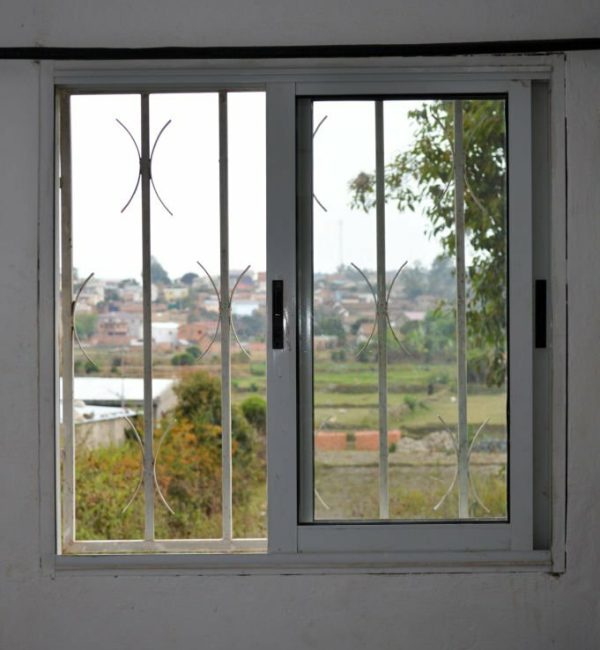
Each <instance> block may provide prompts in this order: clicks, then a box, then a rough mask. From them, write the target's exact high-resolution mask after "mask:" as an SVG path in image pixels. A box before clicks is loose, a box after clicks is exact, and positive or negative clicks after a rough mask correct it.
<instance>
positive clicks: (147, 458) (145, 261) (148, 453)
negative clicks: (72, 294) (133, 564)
mask: <svg viewBox="0 0 600 650" xmlns="http://www.w3.org/2000/svg"><path fill="white" fill-rule="evenodd" d="M141 101H142V142H141V144H142V147H141V150H142V161H141V163H142V166H141V172H142V183H141V190H142V285H143V309H144V314H143V318H144V320H143V333H144V513H145V525H144V539H145V540H146V541H147V542H150V541H153V540H154V475H153V461H154V450H153V441H152V439H153V433H154V413H153V404H152V276H151V273H150V268H151V264H150V263H151V254H152V252H151V251H152V249H151V240H150V100H149V95H148V93H142V95H141Z"/></svg>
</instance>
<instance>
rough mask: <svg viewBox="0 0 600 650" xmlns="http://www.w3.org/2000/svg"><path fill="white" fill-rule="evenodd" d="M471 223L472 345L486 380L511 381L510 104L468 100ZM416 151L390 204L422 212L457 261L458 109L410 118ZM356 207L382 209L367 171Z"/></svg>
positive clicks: (391, 188)
mask: <svg viewBox="0 0 600 650" xmlns="http://www.w3.org/2000/svg"><path fill="white" fill-rule="evenodd" d="M462 105H463V122H464V150H465V161H466V165H465V179H464V181H465V224H466V230H467V238H468V242H469V246H470V249H471V252H472V255H471V259H470V264H469V267H468V269H467V273H468V318H467V322H468V329H469V344H470V345H471V346H475V347H478V348H480V349H482V350H484V351H485V355H486V357H487V372H486V380H487V382H488V383H489V384H490V385H501V384H502V383H503V382H504V379H505V374H506V349H505V347H506V283H505V282H503V281H501V278H502V277H505V273H506V271H505V269H506V226H505V207H506V206H505V185H506V128H505V111H504V102H503V101H502V100H497V99H486V100H482V99H473V100H464V101H463V103H462ZM408 115H409V118H410V120H412V122H413V125H414V127H415V138H414V140H413V143H412V145H411V146H410V147H409V148H408V149H407V150H405V151H402V152H400V153H399V154H397V155H396V156H395V158H394V159H393V160H392V161H391V162H390V163H389V164H387V165H386V169H385V191H386V200H388V201H390V202H394V203H395V204H396V205H397V207H398V209H399V210H402V211H404V210H410V211H416V210H417V209H418V210H419V211H422V212H423V214H425V216H426V217H427V218H428V219H429V224H430V229H429V230H430V232H429V234H430V235H432V236H434V237H436V238H437V239H438V240H439V241H440V242H441V244H442V246H443V247H444V252H445V255H446V256H447V257H448V258H453V257H454V256H455V254H456V240H455V233H454V192H453V177H454V166H453V154H452V152H453V130H454V111H453V102H452V101H447V100H440V101H427V102H424V103H423V104H422V105H421V107H420V108H418V109H415V110H412V111H410V112H409V114H408ZM350 188H351V191H352V205H353V207H355V208H362V209H363V210H365V211H368V210H371V209H372V208H373V207H374V205H375V176H374V174H371V173H365V172H361V173H359V174H358V175H357V176H356V178H354V180H352V181H351V183H350Z"/></svg>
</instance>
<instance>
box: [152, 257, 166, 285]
mask: <svg viewBox="0 0 600 650" xmlns="http://www.w3.org/2000/svg"><path fill="white" fill-rule="evenodd" d="M150 278H151V280H152V283H153V284H164V285H166V286H170V285H171V278H170V277H169V274H168V273H167V272H166V271H165V269H164V267H163V266H162V264H161V263H160V262H159V261H158V260H157V259H156V257H154V256H152V258H151V259H150Z"/></svg>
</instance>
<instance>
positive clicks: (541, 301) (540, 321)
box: [535, 280, 547, 348]
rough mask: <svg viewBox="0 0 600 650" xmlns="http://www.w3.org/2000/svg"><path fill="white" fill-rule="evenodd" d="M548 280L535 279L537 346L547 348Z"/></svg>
mask: <svg viewBox="0 0 600 650" xmlns="http://www.w3.org/2000/svg"><path fill="white" fill-rule="evenodd" d="M546 302H547V296H546V280H536V281H535V347H536V348H545V347H546V337H547V316H546V314H547V304H546Z"/></svg>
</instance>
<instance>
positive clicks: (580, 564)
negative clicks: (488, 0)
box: [0, 0, 600, 650]
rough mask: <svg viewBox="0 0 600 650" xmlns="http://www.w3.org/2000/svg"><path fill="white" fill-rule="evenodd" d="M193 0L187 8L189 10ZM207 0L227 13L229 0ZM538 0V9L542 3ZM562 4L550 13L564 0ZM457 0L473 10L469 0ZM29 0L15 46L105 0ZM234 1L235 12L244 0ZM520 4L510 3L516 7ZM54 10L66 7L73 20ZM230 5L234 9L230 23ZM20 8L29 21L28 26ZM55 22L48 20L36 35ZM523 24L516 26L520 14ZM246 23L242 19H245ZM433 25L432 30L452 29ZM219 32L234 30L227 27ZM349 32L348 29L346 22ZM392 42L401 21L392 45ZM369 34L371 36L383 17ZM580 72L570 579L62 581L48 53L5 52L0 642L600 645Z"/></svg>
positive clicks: (533, 648)
mask: <svg viewBox="0 0 600 650" xmlns="http://www.w3.org/2000/svg"><path fill="white" fill-rule="evenodd" d="M180 4H181V5H184V2H183V0H181V2H180ZM192 4H193V3H187V4H185V6H186V7H187V8H188V10H191V9H190V8H191V6H192ZM205 4H206V8H205V11H206V12H207V15H212V20H213V23H214V21H215V20H216V18H215V16H214V12H215V11H216V7H217V4H216V3H213V2H207V3H205ZM497 4H498V7H500V6H501V5H502V3H497ZM529 4H530V5H532V6H535V7H536V8H537V10H538V11H540V12H541V7H542V3H541V2H540V3H537V2H536V3H529ZM547 4H548V7H549V10H550V13H552V11H554V10H556V8H557V7H558V6H559V5H560V4H561V3H558V2H556V1H554V2H549V3H547ZM258 5H260V1H256V2H252V3H251V8H254V7H256V6H258ZM329 5H330V3H324V5H323V6H324V7H329ZM454 5H455V6H456V9H457V11H458V10H459V8H460V12H459V13H463V14H464V12H465V11H466V10H465V7H469V6H471V3H468V2H466V1H465V0H461V2H459V3H458V4H456V3H454ZM32 6H33V5H32V3H31V2H29V1H27V2H23V3H22V4H20V5H19V6H18V8H17V3H16V2H15V3H13V8H12V10H11V12H9V14H10V17H11V20H12V22H10V21H9V23H6V22H3V23H2V25H1V27H0V41H6V40H7V38H8V40H11V39H12V41H19V42H21V43H24V42H27V43H32V42H33V41H35V40H37V39H40V38H41V40H42V41H43V42H44V43H45V44H51V43H53V42H54V43H56V42H57V39H59V40H61V42H62V43H63V44H64V43H67V42H69V43H73V44H81V40H82V38H84V37H83V36H82V35H81V34H77V33H76V32H77V30H75V29H72V27H73V20H74V19H73V16H71V13H70V12H71V10H72V11H73V12H77V11H82V10H85V11H89V12H91V14H93V12H94V11H95V6H94V4H93V3H68V2H66V0H63V1H62V2H58V1H57V0H54V2H48V3H47V4H45V5H43V6H42V4H41V3H38V4H37V5H36V6H38V10H39V12H40V15H39V16H37V18H36V21H34V23H33V24H32V23H30V22H29V19H31V16H32V15H33V13H32V12H33V10H32ZM119 6H122V7H123V9H122V11H121V10H119V12H118V13H115V15H114V16H113V18H112V19H111V28H114V29H113V31H114V32H115V37H114V39H111V43H112V44H117V43H118V44H123V40H124V39H123V35H122V34H123V33H122V32H120V31H119V30H122V29H125V27H124V26H126V25H131V24H132V23H133V18H132V15H131V13H132V12H133V11H134V9H135V8H137V9H139V7H140V5H139V4H137V5H135V4H134V3H132V2H124V3H119ZM223 6H224V7H228V8H229V9H230V10H231V11H233V9H232V8H233V1H232V0H228V2H225V3H224V4H223ZM240 6H241V5H240ZM299 6H300V7H302V8H303V11H304V12H305V13H306V17H305V20H306V21H307V25H312V24H313V23H314V25H316V26H318V27H319V28H318V29H316V31H315V35H316V36H315V37H316V38H320V39H322V38H323V32H322V31H321V26H320V25H321V20H319V16H320V14H321V13H322V12H323V11H325V9H323V8H321V9H319V5H317V3H310V2H309V3H303V4H301V5H299ZM337 6H338V8H340V7H341V6H342V3H341V2H338V3H337ZM356 6H357V3H354V4H351V3H348V12H349V13H350V14H351V15H352V14H353V12H357V17H358V16H359V14H360V15H362V13H360V12H366V11H367V9H369V11H372V12H374V13H375V10H374V9H373V8H372V6H371V5H369V4H368V3H364V4H362V5H361V7H362V9H361V10H358V9H356ZM414 6H415V7H417V3H415V5H414ZM427 6H428V3H424V4H423V7H427ZM472 6H473V7H474V6H475V3H472ZM516 6H517V5H516V4H515V3H513V2H510V3H508V4H506V3H504V7H505V10H506V11H507V13H508V14H509V15H511V16H512V17H513V19H514V15H515V7H516ZM591 6H592V4H591V3H584V2H578V3H576V4H575V5H574V6H573V7H572V9H570V10H569V11H568V12H566V13H565V14H564V16H563V19H562V22H561V25H560V26H559V27H560V29H559V30H558V31H559V32H560V31H561V30H564V31H565V32H568V31H570V30H572V29H573V25H574V24H575V22H576V21H579V20H585V11H583V13H581V15H578V16H577V18H575V17H574V16H575V15H577V14H578V8H581V9H582V10H586V9H587V10H590V8H591ZM81 7H83V9H80V8H81ZM157 7H158V4H156V5H155V6H154V9H153V11H152V12H151V11H150V10H148V15H145V16H142V15H140V16H137V15H136V17H138V18H139V20H140V23H141V24H144V23H145V21H146V20H147V18H148V16H149V15H150V14H152V17H153V20H152V23H153V25H156V26H159V25H160V23H161V20H160V12H162V11H165V12H166V11H169V12H170V11H171V9H170V5H169V4H167V3H164V5H160V12H158V14H157V11H158V10H157ZM291 7H292V4H291V3H289V2H282V3H281V4H280V5H278V6H277V8H276V9H275V10H274V12H275V14H277V16H278V17H277V18H276V17H272V18H271V20H273V21H274V22H275V23H277V21H278V20H279V21H282V22H285V20H284V19H285V17H286V12H287V13H288V14H289V12H290V11H291ZM507 7H508V8H507ZM54 8H60V11H61V15H62V16H63V17H64V16H66V17H68V25H69V26H70V28H71V31H69V33H67V31H66V30H67V29H68V28H67V27H66V26H65V25H63V24H61V22H62V19H59V18H57V17H56V16H54V13H53V12H54ZM511 8H512V9H511ZM240 11H242V10H241V9H240ZM294 11H296V12H299V11H300V9H298V8H296V9H295V10H294ZM467 11H468V10H467ZM498 11H500V9H498ZM211 12H212V13H211ZM418 12H425V9H423V8H419V9H418ZM19 13H21V14H22V18H19V17H18V14H19ZM248 13H249V15H250V20H249V25H248V29H249V36H248V39H250V38H251V35H252V33H253V30H254V29H255V27H256V26H255V25H254V24H253V22H252V10H250V11H249V12H248ZM91 14H90V15H91ZM327 15H328V19H329V20H330V19H331V15H329V14H327ZM365 15H366V14H365ZM121 17H122V18H123V20H122V21H121ZM231 17H232V14H231V13H227V12H225V14H224V16H223V18H222V20H224V21H229V20H230V19H231ZM497 18H498V16H497V15H495V14H494V12H493V11H492V12H490V14H489V16H486V20H485V21H484V24H483V28H482V35H487V36H489V35H490V34H496V33H498V30H501V29H502V24H505V23H501V24H500V26H499V27H498V28H497V29H496V28H494V27H493V23H494V22H495V21H496V20H497ZM19 20H23V21H25V22H26V23H27V28H26V29H25V30H24V31H23V32H22V34H20V33H19V31H18V28H19V24H18V21H19ZM353 20H354V18H353ZM398 20H400V19H398ZM525 20H527V17H526V18H525ZM185 22H186V21H185V19H184V18H182V21H181V39H180V40H181V41H182V42H188V41H189V38H190V32H189V29H188V27H187V26H186V24H185ZM471 22H472V23H473V24H475V23H476V22H477V20H476V19H475V18H473V20H472V21H471ZM42 23H43V24H44V25H46V28H45V30H44V33H41V32H39V31H38V30H39V29H40V27H39V25H40V24H42ZM93 23H94V21H93V20H90V21H89V24H88V25H87V27H86V28H85V29H83V30H82V31H83V32H84V34H85V42H86V44H87V45H90V44H93V43H94V41H97V40H98V39H99V37H100V35H101V34H102V33H103V32H104V30H105V29H106V25H105V24H104V23H101V22H99V23H98V24H93ZM370 24H371V25H372V23H369V21H366V25H367V27H368V26H369V25H370ZM514 24H515V32H514V33H513V35H517V34H518V30H519V29H521V25H520V21H516V22H515V23H514ZM241 25H242V21H239V20H238V23H237V30H238V31H239V30H240V29H241ZM156 28H158V27H156ZM306 29H309V27H306ZM437 29H439V26H438V28H437ZM539 29H540V31H543V29H544V28H543V27H542V26H540V27H539ZM433 30H434V28H433V27H432V32H431V37H432V38H434V39H436V40H437V39H439V38H440V37H439V34H434V33H433ZM221 32H222V33H226V32H227V30H226V29H224V27H223V25H221ZM135 33H137V34H138V35H137V36H135ZM152 33H153V32H152V29H151V30H150V32H149V34H148V35H145V36H143V37H142V36H141V34H142V30H141V26H140V27H139V31H137V32H134V40H135V41H136V42H137V43H139V42H141V41H143V42H144V43H146V44H147V41H148V40H152V39H153V36H152ZM285 33H286V32H285V30H283V31H282V32H281V33H279V34H278V36H277V38H278V39H281V38H283V37H284V35H285ZM457 33H458V32H457ZM334 34H335V35H336V39H338V38H342V37H341V35H340V32H334ZM461 34H462V32H461ZM474 34H475V32H474V31H473V30H472V33H471V37H473V36H474ZM389 37H390V32H389V31H387V32H385V33H383V34H382V36H381V38H380V39H378V40H382V39H383V38H389ZM461 37H462V36H461ZM336 39H334V40H336ZM342 40H345V39H342ZM365 40H373V34H372V33H369V32H368V30H367V37H366V39H365ZM177 42H179V40H178V41H177ZM566 80H567V84H566V112H567V128H568V131H567V133H568V146H567V167H568V178H569V191H568V196H569V199H568V253H569V259H568V280H569V341H568V345H569V360H568V375H569V411H568V423H567V430H568V431H567V432H568V449H569V452H568V502H567V510H568V517H567V570H566V572H565V573H564V574H562V575H559V576H552V575H549V574H547V573H542V572H538V573H497V572H494V571H490V572H487V573H478V574H470V573H463V574H443V573H442V574H423V575H416V574H413V575H409V574H407V575H352V574H347V575H296V576H292V575H254V576H245V577H243V576H235V575H230V576H208V577H207V576H204V577H202V576H191V575H187V576H174V575H173V576H167V575H162V576H161V575H157V574H151V575H141V576H131V575H122V576H120V577H114V576H106V575H102V576H101V575H89V574H86V573H80V574H77V575H66V574H60V573H57V574H56V575H55V576H54V577H51V576H47V575H44V573H43V572H42V571H41V570H40V554H41V547H40V506H39V503H40V494H39V491H40V480H39V471H40V470H39V439H38V431H39V422H38V415H39V411H38V406H37V404H38V401H39V399H38V392H37V391H38V389H37V387H36V386H37V372H38V358H39V350H38V338H37V337H38V329H37V300H38V278H37V269H36V260H37V255H38V250H37V246H38V244H37V241H38V240H37V237H38V194H37V188H38V173H39V172H38V161H39V155H38V147H39V137H38V136H39V122H40V105H39V92H40V91H39V69H38V65H37V64H36V63H34V62H28V61H20V62H15V61H0V332H1V337H0V368H1V369H2V372H1V373H0V413H2V414H3V417H2V419H1V420H0V650H59V649H60V650H121V649H123V650H125V649H129V648H144V650H164V649H166V648H170V649H171V648H172V649H174V650H179V649H187V648H207V649H211V650H218V649H221V648H222V649H224V650H233V649H235V648H244V649H252V648H257V649H258V648H260V649H261V650H269V649H271V648H273V649H277V650H281V649H286V650H287V649H295V648H311V649H316V650H319V649H326V648H327V649H334V648H340V649H343V650H354V649H356V650H358V649H365V648H369V649H374V648H390V649H391V648H394V649H398V648H401V649H404V648H406V650H467V649H473V650H475V649H476V650H484V649H485V650H507V649H509V648H510V649H511V650H520V649H523V650H549V649H551V648H556V649H558V650H597V649H598V648H600V542H599V541H598V540H599V539H600V506H599V505H598V502H599V497H600V471H598V465H599V462H598V459H600V435H599V433H600V432H599V423H600V399H598V389H599V387H600V336H599V334H600V292H599V291H598V278H600V182H598V174H599V171H598V170H600V53H599V52H581V53H575V54H572V55H568V56H567V65H566ZM561 434H564V432H559V435H561Z"/></svg>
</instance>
